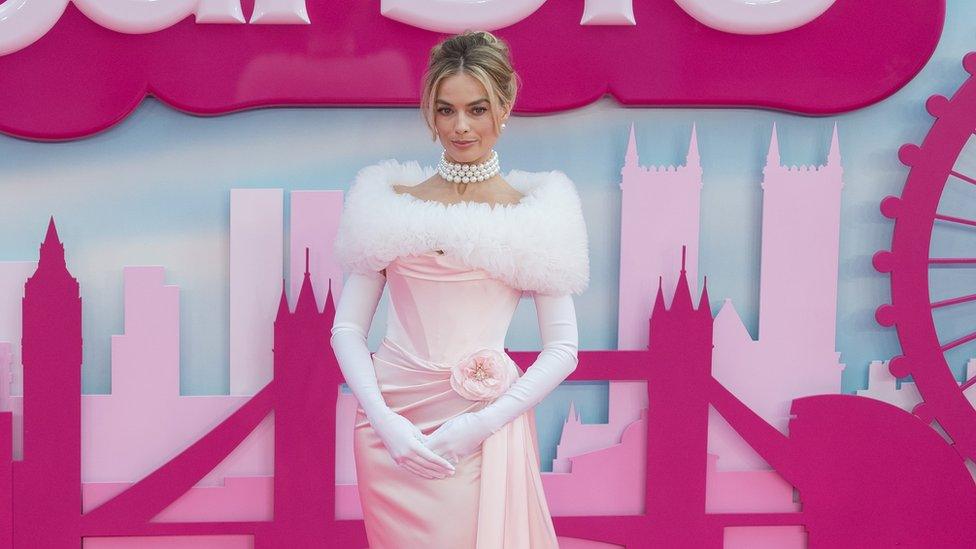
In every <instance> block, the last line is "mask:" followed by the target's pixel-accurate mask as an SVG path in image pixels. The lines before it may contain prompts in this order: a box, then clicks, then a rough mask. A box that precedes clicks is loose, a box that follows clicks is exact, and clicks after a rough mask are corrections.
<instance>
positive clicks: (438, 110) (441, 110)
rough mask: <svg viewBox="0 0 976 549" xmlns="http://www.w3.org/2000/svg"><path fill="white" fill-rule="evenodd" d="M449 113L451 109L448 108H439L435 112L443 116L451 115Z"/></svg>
mask: <svg viewBox="0 0 976 549" xmlns="http://www.w3.org/2000/svg"><path fill="white" fill-rule="evenodd" d="M445 111H446V112H445ZM450 111H451V108H450V107H441V108H439V109H437V112H439V113H441V114H443V115H448V114H451V112H450Z"/></svg>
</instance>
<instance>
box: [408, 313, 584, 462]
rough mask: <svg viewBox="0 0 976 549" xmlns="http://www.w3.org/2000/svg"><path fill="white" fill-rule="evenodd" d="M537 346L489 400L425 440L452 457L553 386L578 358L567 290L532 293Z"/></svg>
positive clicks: (462, 453) (476, 443)
mask: <svg viewBox="0 0 976 549" xmlns="http://www.w3.org/2000/svg"><path fill="white" fill-rule="evenodd" d="M534 299H535V308H536V313H537V314H538V317H539V333H540V334H541V337H542V352H540V353H539V356H538V357H537V358H536V360H535V362H533V363H532V365H531V366H530V367H529V368H528V369H526V370H525V373H524V374H523V375H522V376H521V377H520V378H519V379H518V380H517V381H516V382H515V383H513V384H512V386H511V387H509V388H508V390H507V391H506V392H504V393H502V394H501V395H499V397H498V398H497V399H495V401H494V402H492V403H491V404H489V405H488V406H486V407H484V408H482V409H481V410H478V411H476V412H470V413H465V414H460V415H458V416H455V417H453V418H451V419H449V420H447V421H445V422H444V423H443V424H442V425H441V426H440V427H438V428H437V429H436V430H435V431H434V432H433V433H431V434H430V436H429V437H428V439H427V446H428V447H429V448H430V449H431V450H433V451H434V452H436V453H437V454H439V455H441V456H444V457H445V458H447V459H448V461H452V462H456V461H457V460H460V459H461V458H463V457H464V456H466V455H468V454H470V453H472V452H474V451H475V450H477V449H478V447H479V446H480V445H481V443H482V442H483V441H484V440H485V439H486V438H488V437H489V436H491V435H492V434H494V433H496V432H497V431H498V430H500V429H501V428H502V427H504V426H505V425H507V424H508V423H509V422H510V421H512V420H514V419H515V418H517V417H518V416H520V415H521V414H523V413H525V412H526V411H528V410H529V409H530V408H532V407H534V406H535V405H537V404H538V403H539V402H541V401H542V399H544V398H545V397H546V395H548V394H549V393H550V392H552V390H553V389H555V388H556V387H558V386H559V384H560V383H562V381H563V380H564V379H566V377H567V376H569V374H571V373H572V372H573V370H575V369H576V365H577V363H578V360H579V359H578V353H577V351H578V348H579V331H578V329H577V326H576V308H575V306H574V304H573V297H572V295H571V294H564V295H560V296H550V295H542V294H536V295H535V296H534Z"/></svg>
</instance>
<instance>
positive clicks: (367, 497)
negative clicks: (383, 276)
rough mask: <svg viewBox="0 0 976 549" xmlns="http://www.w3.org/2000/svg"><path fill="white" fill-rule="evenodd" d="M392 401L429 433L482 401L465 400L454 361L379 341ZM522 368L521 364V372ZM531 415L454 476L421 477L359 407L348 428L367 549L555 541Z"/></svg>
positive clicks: (527, 547) (510, 546) (381, 376)
mask: <svg viewBox="0 0 976 549" xmlns="http://www.w3.org/2000/svg"><path fill="white" fill-rule="evenodd" d="M373 363H374V366H375V368H376V375H377V382H378V383H379V386H380V390H381V391H382V393H383V396H384V398H385V399H386V401H387V404H388V405H389V406H390V408H391V409H392V410H393V411H395V412H397V413H399V414H401V415H403V416H404V417H406V418H407V419H409V420H410V421H412V422H413V423H414V424H415V425H417V426H418V427H419V428H420V429H421V431H422V432H424V433H425V434H430V433H432V432H433V431H434V430H435V429H437V427H439V426H440V425H441V424H443V423H444V422H445V421H447V420H448V419H450V418H452V417H455V416H457V415H459V414H462V413H466V412H471V411H475V410H478V409H480V408H482V407H484V406H485V405H487V402H484V401H471V400H467V399H465V398H463V397H461V396H460V395H459V394H458V393H457V392H455V391H454V390H453V389H452V388H451V385H450V375H451V370H450V365H448V364H442V363H436V362H431V361H427V360H424V359H423V358H421V357H419V356H417V355H415V354H412V353H410V352H409V351H407V350H406V349H404V348H403V347H402V346H401V345H398V344H397V343H396V342H394V341H392V340H389V339H386V338H384V340H383V342H382V343H381V345H380V348H379V350H377V352H376V353H374V354H373ZM520 373H521V370H520ZM536 436H537V433H536V427H535V413H534V411H533V410H529V411H527V412H525V413H524V414H522V415H520V416H519V417H517V418H516V419H514V420H513V421H511V422H509V423H508V424H506V425H505V426H504V427H502V428H501V429H500V430H499V431H497V432H496V433H494V434H493V435H491V436H489V437H488V438H487V439H485V441H484V442H483V443H482V446H481V449H480V450H479V451H476V452H474V453H473V454H470V455H468V456H465V457H464V458H462V459H461V461H460V462H459V463H458V464H457V469H456V472H455V475H454V477H449V478H446V479H433V480H432V479H425V478H422V477H419V476H417V475H415V474H413V473H411V472H409V471H406V470H401V469H400V468H398V467H397V466H396V464H395V463H394V462H393V460H392V458H390V456H389V453H388V452H387V451H386V448H385V447H384V446H383V444H382V441H380V440H379V438H378V437H377V436H376V433H375V432H373V430H372V427H370V426H369V422H368V420H367V419H366V418H365V416H364V415H363V412H362V409H361V408H360V409H359V410H357V415H356V427H355V435H354V450H355V455H356V465H357V475H358V477H359V478H358V482H359V490H360V499H361V501H362V504H363V513H364V518H365V520H366V527H367V534H368V536H369V540H370V548H371V549H384V548H397V549H399V548H400V547H413V546H419V545H416V544H421V543H424V544H426V545H425V546H427V547H436V548H440V547H445V548H446V547H451V548H458V549H464V548H473V549H549V548H557V547H558V544H557V542H556V535H555V531H554V529H553V527H552V519H551V517H550V514H549V508H548V505H547V503H546V499H545V492H544V491H543V487H542V481H541V476H540V472H539V470H540V469H539V448H538V442H537V438H536Z"/></svg>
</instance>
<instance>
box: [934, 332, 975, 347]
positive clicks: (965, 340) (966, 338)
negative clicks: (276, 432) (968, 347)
mask: <svg viewBox="0 0 976 549" xmlns="http://www.w3.org/2000/svg"><path fill="white" fill-rule="evenodd" d="M974 339H976V332H973V333H971V334H969V335H964V336H962V337H960V338H959V339H955V340H953V341H950V342H949V343H946V344H945V345H943V346H942V351H943V352H945V351H948V350H949V349H954V348H956V347H958V346H960V345H962V344H963V343H968V342H970V341H972V340H974Z"/></svg>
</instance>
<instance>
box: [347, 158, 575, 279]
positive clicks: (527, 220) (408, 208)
mask: <svg viewBox="0 0 976 549" xmlns="http://www.w3.org/2000/svg"><path fill="white" fill-rule="evenodd" d="M434 172H435V168H433V167H430V166H427V167H423V168H422V167H421V166H420V165H419V164H418V163H417V162H416V161H411V162H406V163H400V162H398V161H396V160H384V161H382V162H380V163H379V164H374V165H372V166H367V167H365V168H363V169H362V170H360V171H359V173H358V174H357V175H356V180H355V182H354V183H353V185H352V187H350V189H349V191H348V193H347V194H346V199H345V205H344V207H343V212H342V217H341V218H340V220H339V229H338V233H337V235H336V239H335V257H336V259H337V260H338V261H339V264H340V265H341V266H342V268H343V270H345V271H347V272H369V271H372V272H376V271H379V270H381V269H383V268H385V267H386V266H387V264H389V263H390V262H391V261H393V260H394V259H396V258H397V257H400V256H405V255H415V254H422V253H426V252H430V251H431V250H443V251H444V253H445V254H446V255H450V256H452V257H455V258H457V259H460V260H461V262H462V263H464V264H465V265H467V266H469V267H472V268H477V269H484V270H485V271H486V272H488V274H489V275H491V276H492V277H494V278H498V279H500V280H502V281H504V282H506V283H507V284H508V285H509V286H512V287H513V288H517V289H521V290H527V291H534V292H537V293H539V294H546V295H561V294H567V293H574V294H581V293H583V291H584V290H586V288H587V286H588V285H589V280H590V263H589V245H588V241H587V234H586V224H585V222H584V220H583V211H582V208H581V205H580V198H579V194H578V193H577V192H576V187H575V186H574V185H573V182H572V181H571V180H570V179H569V178H568V177H567V176H566V174H564V173H562V172H560V171H550V172H526V171H521V170H512V171H509V172H508V173H507V174H503V175H502V177H504V179H505V180H506V181H507V182H508V183H509V184H510V185H511V186H512V187H514V188H515V189H517V190H518V191H519V192H521V193H523V194H525V197H524V198H523V199H522V200H521V201H520V202H518V203H517V204H505V205H496V206H494V207H492V206H489V205H488V204H484V203H478V202H458V203H454V204H443V203H439V202H434V201H429V200H422V199H419V198H417V197H415V196H412V195H410V194H406V193H404V194H398V193H397V192H396V191H395V190H394V189H393V185H394V184H400V185H408V186H409V185H416V184H418V183H420V182H422V181H424V180H426V179H427V178H429V177H430V176H432V175H433V174H434Z"/></svg>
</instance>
